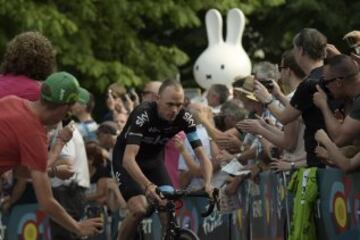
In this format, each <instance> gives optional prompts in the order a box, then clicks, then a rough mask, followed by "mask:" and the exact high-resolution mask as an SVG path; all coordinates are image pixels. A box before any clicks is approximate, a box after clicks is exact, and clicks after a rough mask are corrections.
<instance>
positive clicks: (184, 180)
mask: <svg viewBox="0 0 360 240" xmlns="http://www.w3.org/2000/svg"><path fill="white" fill-rule="evenodd" d="M179 171H180V173H179V186H180V188H186V187H187V186H189V184H190V182H191V180H192V179H193V176H192V175H191V172H190V171H185V170H179Z"/></svg>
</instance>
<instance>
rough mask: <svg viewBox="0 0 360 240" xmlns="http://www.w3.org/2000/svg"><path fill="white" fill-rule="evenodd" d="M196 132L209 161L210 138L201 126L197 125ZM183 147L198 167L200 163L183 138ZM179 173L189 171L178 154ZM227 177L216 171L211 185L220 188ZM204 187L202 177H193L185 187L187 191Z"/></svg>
mask: <svg viewBox="0 0 360 240" xmlns="http://www.w3.org/2000/svg"><path fill="white" fill-rule="evenodd" d="M196 132H197V134H198V136H199V139H200V140H201V142H202V145H203V147H204V150H205V154H206V156H207V157H208V158H209V159H210V158H211V145H210V137H209V135H208V133H207V131H206V129H205V128H204V127H203V126H202V125H197V126H196ZM184 145H185V149H186V151H188V152H189V153H190V156H191V157H192V159H193V160H194V161H195V163H197V164H199V165H200V161H199V159H198V158H197V157H196V154H195V152H194V150H193V149H192V147H191V145H190V143H189V141H188V140H187V139H186V138H185V140H184ZM178 169H179V171H187V170H189V168H188V166H187V164H186V162H185V160H184V157H183V156H182V155H181V154H180V156H179V167H178ZM227 176H228V175H227V174H226V173H224V172H222V171H220V170H219V171H217V172H216V173H214V174H213V178H212V180H211V184H212V185H213V186H214V187H216V188H219V187H221V185H222V184H223V183H224V181H225V180H226V177H227ZM203 186H204V181H203V178H202V177H194V178H193V179H192V180H191V182H190V184H189V186H187V189H192V190H194V189H200V188H202V187H203Z"/></svg>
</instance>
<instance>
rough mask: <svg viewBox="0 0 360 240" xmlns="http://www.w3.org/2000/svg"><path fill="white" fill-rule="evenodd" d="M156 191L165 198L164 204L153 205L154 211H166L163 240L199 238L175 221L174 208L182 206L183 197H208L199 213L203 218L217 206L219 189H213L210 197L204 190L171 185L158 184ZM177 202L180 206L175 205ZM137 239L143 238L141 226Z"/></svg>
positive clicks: (197, 239) (192, 239) (194, 239)
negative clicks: (191, 189)
mask: <svg viewBox="0 0 360 240" xmlns="http://www.w3.org/2000/svg"><path fill="white" fill-rule="evenodd" d="M156 191H157V193H158V194H159V195H160V196H161V198H162V199H166V200H167V204H166V205H165V206H160V205H158V204H155V205H154V208H155V211H157V212H165V213H167V221H168V222H167V229H166V230H165V231H164V234H163V237H162V239H163V240H199V237H198V236H197V235H196V234H195V233H194V232H193V231H191V230H190V229H186V228H182V227H180V226H179V224H178V223H177V221H176V210H177V208H181V207H182V200H183V199H184V198H185V197H196V198H198V197H200V198H207V199H208V203H209V204H208V208H207V210H206V211H205V212H203V213H201V216H202V217H203V218H205V217H207V216H209V215H210V214H211V213H212V212H213V210H214V208H215V206H216V207H217V208H218V196H219V189H214V191H213V196H212V197H210V196H209V195H208V193H207V192H205V191H203V190H202V191H187V190H176V189H174V188H173V187H172V186H168V185H166V186H160V187H158V188H157V189H156ZM177 203H178V204H179V203H181V204H179V205H180V207H177ZM136 239H137V240H143V239H145V238H144V232H143V231H142V227H141V226H139V228H138V231H137V238H136Z"/></svg>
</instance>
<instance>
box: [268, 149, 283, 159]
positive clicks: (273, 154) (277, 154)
mask: <svg viewBox="0 0 360 240" xmlns="http://www.w3.org/2000/svg"><path fill="white" fill-rule="evenodd" d="M280 155H281V151H280V149H279V148H278V147H272V148H271V149H270V156H271V158H272V159H274V158H276V159H280Z"/></svg>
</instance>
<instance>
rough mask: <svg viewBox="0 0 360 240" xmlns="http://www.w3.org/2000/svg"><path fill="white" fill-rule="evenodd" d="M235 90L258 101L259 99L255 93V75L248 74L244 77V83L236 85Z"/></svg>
mask: <svg viewBox="0 0 360 240" xmlns="http://www.w3.org/2000/svg"><path fill="white" fill-rule="evenodd" d="M234 90H235V91H238V92H240V93H242V94H244V95H245V97H246V98H248V99H250V100H253V101H256V102H258V101H259V100H258V99H257V98H256V96H255V95H254V90H255V82H254V77H253V76H248V77H246V78H245V79H243V82H242V85H241V86H239V87H234Z"/></svg>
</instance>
